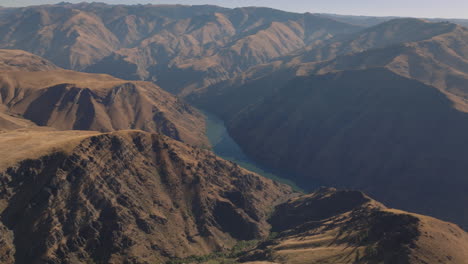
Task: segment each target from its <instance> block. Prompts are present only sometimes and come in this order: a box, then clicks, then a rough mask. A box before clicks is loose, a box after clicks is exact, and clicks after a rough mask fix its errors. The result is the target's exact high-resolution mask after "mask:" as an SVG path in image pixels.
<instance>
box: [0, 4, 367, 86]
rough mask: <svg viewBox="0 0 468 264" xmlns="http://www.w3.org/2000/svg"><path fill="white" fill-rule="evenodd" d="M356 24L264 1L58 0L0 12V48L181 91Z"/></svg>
mask: <svg viewBox="0 0 468 264" xmlns="http://www.w3.org/2000/svg"><path fill="white" fill-rule="evenodd" d="M360 28H361V27H359V26H354V25H350V24H346V23H343V22H338V21H336V20H333V19H330V18H325V17H321V16H318V15H312V14H295V13H288V12H283V11H279V10H273V9H268V8H253V7H252V8H237V9H227V8H220V7H215V6H181V5H134V6H124V5H106V4H102V3H81V4H66V3H65V4H59V5H47V6H34V7H27V8H17V9H11V10H10V11H9V12H6V13H0V33H1V34H2V36H3V38H2V39H1V40H0V48H17V49H23V50H26V51H29V52H32V53H34V54H37V55H40V56H43V57H45V58H47V59H49V60H51V61H53V62H54V63H56V64H57V65H59V66H61V67H64V68H68V69H73V70H84V71H87V72H94V73H108V74H111V75H114V76H117V77H120V78H125V79H135V80H152V81H155V82H156V83H157V84H158V85H160V86H161V87H162V88H164V89H167V90H169V91H171V92H173V93H182V94H186V93H190V92H191V91H192V90H194V89H200V88H203V87H205V86H207V85H209V84H212V83H216V82H219V81H221V80H225V79H228V78H230V77H232V76H234V75H235V74H236V73H239V72H241V71H243V70H246V69H247V68H249V67H251V66H254V65H257V64H260V63H266V62H269V61H270V60H272V59H274V58H277V57H280V56H284V55H286V54H288V53H290V52H292V51H295V50H297V49H300V48H303V47H305V46H306V45H308V44H311V43H314V42H315V41H318V40H325V39H329V38H331V37H333V36H335V35H340V34H344V33H350V32H354V31H357V30H359V29H360Z"/></svg>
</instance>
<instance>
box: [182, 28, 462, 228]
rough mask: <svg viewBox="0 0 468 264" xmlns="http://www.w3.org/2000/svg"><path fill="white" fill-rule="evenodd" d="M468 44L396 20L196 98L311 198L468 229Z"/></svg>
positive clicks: (450, 33) (455, 32)
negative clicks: (347, 198)
mask: <svg viewBox="0 0 468 264" xmlns="http://www.w3.org/2000/svg"><path fill="white" fill-rule="evenodd" d="M386 43H388V45H386ZM466 43H468V30H467V29H465V28H463V27H461V26H458V25H455V24H450V23H430V22H427V21H423V20H417V19H402V20H401V19H399V20H392V21H389V22H386V23H383V24H380V25H377V26H375V27H372V28H368V29H365V30H363V31H361V32H359V33H356V34H353V35H351V36H348V37H337V38H335V39H331V40H329V41H328V42H327V43H325V42H322V43H316V44H315V45H312V46H310V47H308V48H306V49H304V50H303V51H302V53H301V52H296V53H295V54H291V55H289V56H287V57H285V58H283V59H282V60H279V61H276V62H272V63H269V64H265V65H260V66H256V67H253V68H251V69H250V70H248V71H246V72H244V73H243V74H242V75H239V76H237V77H236V78H233V79H231V80H229V81H226V82H223V83H219V84H216V85H213V86H211V87H208V88H207V89H206V91H205V92H201V93H198V94H197V93H195V94H192V95H190V96H189V97H188V98H189V100H190V101H192V102H194V103H195V104H196V105H198V106H199V107H201V108H204V109H207V110H208V111H212V112H214V113H216V114H218V115H219V116H220V117H222V118H223V119H224V120H225V121H226V123H227V126H228V130H229V133H230V134H231V135H232V136H233V138H234V139H235V140H236V141H237V142H238V143H239V144H240V146H241V147H242V148H243V150H244V151H245V152H246V153H247V154H248V155H249V156H251V157H252V158H254V160H256V161H258V162H259V163H260V164H263V165H265V166H267V167H269V168H272V169H275V170H277V171H280V172H282V174H284V175H288V177H289V178H291V179H293V180H295V181H296V182H297V183H298V184H299V185H300V186H301V185H302V186H305V187H308V188H309V189H313V188H314V187H316V186H320V185H325V186H338V187H351V188H356V189H361V190H363V191H365V192H366V193H369V194H370V195H372V196H374V197H376V198H377V199H379V200H380V201H382V202H384V203H386V204H388V205H390V206H392V207H397V208H402V209H404V210H409V211H415V212H418V213H422V214H428V215H432V216H435V217H438V218H441V219H445V220H448V221H453V222H456V223H458V224H460V225H462V226H464V227H466V226H467V225H468V218H467V214H466V210H465V209H464V208H463V206H461V204H460V202H459V201H460V199H461V200H465V199H466V197H465V194H464V191H463V190H462V188H460V186H466V185H467V184H468V182H467V181H466V180H465V179H464V177H463V174H464V171H465V170H466V169H467V167H466V165H465V164H466V162H465V157H466V156H467V154H468V153H467V152H466V149H468V148H467V147H468V146H466V145H465V144H464V142H465V140H464V138H465V134H466V132H467V130H466V129H467V128H468V127H467V126H466V125H467V121H468V119H467V115H466V112H467V111H466V109H468V108H467V105H466V87H467V85H468V81H467V80H468V79H467V76H468V75H467V74H468V71H467V70H468V67H467V66H468V64H467V62H468V61H467V60H466V59H465V58H467V57H468V53H467V52H468V46H467V45H466ZM322 58H325V59H326V60H324V61H321V59H322ZM390 186H391V187H392V188H390ZM427 201H432V202H433V203H429V204H430V205H429V204H428V203H427Z"/></svg>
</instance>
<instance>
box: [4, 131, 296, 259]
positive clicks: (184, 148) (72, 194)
mask: <svg viewBox="0 0 468 264" xmlns="http://www.w3.org/2000/svg"><path fill="white" fill-rule="evenodd" d="M93 133H94V134H93ZM14 140H16V141H17V142H12V141H14ZM0 145H2V148H7V149H8V148H12V147H14V150H12V151H10V152H11V153H12V155H11V156H12V158H11V159H10V160H9V161H8V162H7V163H4V162H3V163H2V164H1V165H0V166H1V169H0V171H1V172H0V183H1V184H0V186H1V187H0V215H1V218H0V219H1V221H0V222H1V223H2V224H1V225H0V244H2V245H6V247H4V246H2V247H1V250H0V258H1V259H2V263H45V262H47V263H90V262H96V263H129V262H131V263H148V262H150V263H159V262H161V261H163V260H165V259H167V258H169V257H185V256H189V255H200V254H207V253H210V252H212V251H215V250H222V249H223V248H227V247H231V246H232V245H233V244H234V243H235V241H236V240H250V239H254V238H261V237H265V236H266V235H267V234H268V229H269V225H268V223H267V222H266V219H267V215H268V213H269V212H270V211H271V209H272V206H273V205H274V204H275V203H277V202H279V201H280V200H281V199H285V198H287V197H290V196H291V195H292V192H291V190H290V188H288V187H285V186H282V185H279V184H276V183H274V182H272V181H270V180H267V179H263V178H261V177H260V176H258V175H255V174H253V173H251V172H248V171H246V170H244V169H241V168H240V167H238V166H237V165H235V164H233V163H231V162H227V161H224V160H222V159H220V158H217V157H216V156H214V155H213V154H212V153H210V152H208V151H205V150H200V149H194V148H192V147H189V146H188V145H186V144H184V143H180V142H177V141H174V140H172V139H169V138H167V137H165V136H162V135H158V134H149V133H146V132H137V131H121V132H114V133H108V134H101V133H96V132H79V131H64V132H61V131H23V132H18V131H15V132H8V133H3V134H0ZM30 145H35V146H38V148H36V149H34V152H28V153H27V154H22V153H19V154H18V155H15V154H17V153H18V152H20V151H21V150H22V149H23V148H27V147H28V146H30ZM39 146H42V147H39ZM15 252H16V253H15Z"/></svg>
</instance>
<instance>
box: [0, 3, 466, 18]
mask: <svg viewBox="0 0 468 264" xmlns="http://www.w3.org/2000/svg"><path fill="white" fill-rule="evenodd" d="M57 2H61V0H0V6H26V5H38V4H44V3H48V4H50V3H57ZM66 2H73V3H76V2H83V0H68V1H66ZM88 2H90V1H88ZM96 2H106V3H112V4H137V3H142V4H143V3H144V4H146V3H152V4H189V5H200V4H214V5H220V6H226V7H239V6H269V7H273V8H278V9H283V10H288V11H294V12H301V13H303V12H311V13H335V14H349V15H374V16H413V17H428V18H429V17H444V18H468V0H100V1H99V0H96Z"/></svg>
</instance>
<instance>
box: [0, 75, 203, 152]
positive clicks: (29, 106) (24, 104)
mask: <svg viewBox="0 0 468 264" xmlns="http://www.w3.org/2000/svg"><path fill="white" fill-rule="evenodd" d="M0 84H1V85H0V86H1V88H0V93H1V97H0V104H1V105H3V107H4V108H6V111H7V112H8V113H11V114H13V115H20V116H22V117H24V118H25V119H28V120H31V121H33V122H34V123H35V124H37V125H40V126H51V127H54V128H57V129H62V130H65V129H79V130H98V131H113V130H121V129H141V130H145V131H148V132H161V133H163V134H165V135H167V136H170V137H172V138H174V139H177V140H181V141H184V142H187V143H190V144H194V145H199V146H207V145H208V142H207V139H206V137H205V135H204V133H205V121H204V117H203V116H202V115H201V114H200V113H199V112H198V111H196V110H195V109H193V108H192V107H190V106H188V105H187V104H186V103H184V102H182V101H180V100H179V99H177V98H176V97H174V96H172V95H170V94H168V93H167V92H164V91H162V90H161V89H160V88H159V87H157V86H156V85H154V84H151V83H147V82H139V81H130V82H129V81H124V80H121V79H117V78H114V77H111V76H109V75H98V74H88V73H79V72H74V71H66V70H56V71H45V72H44V71H41V72H24V71H6V72H0Z"/></svg>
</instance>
